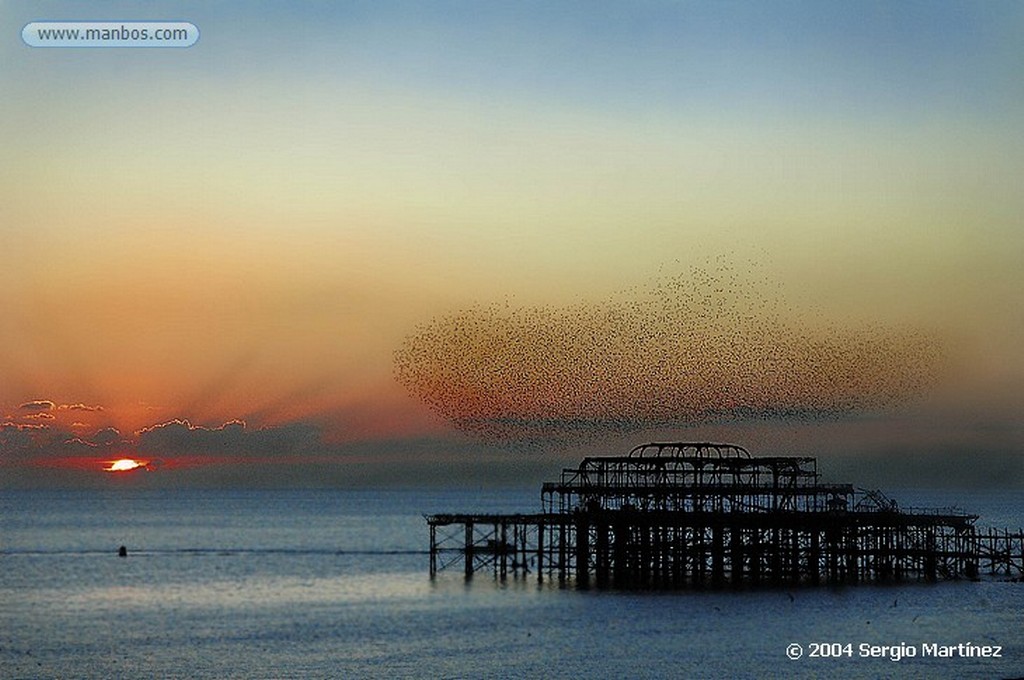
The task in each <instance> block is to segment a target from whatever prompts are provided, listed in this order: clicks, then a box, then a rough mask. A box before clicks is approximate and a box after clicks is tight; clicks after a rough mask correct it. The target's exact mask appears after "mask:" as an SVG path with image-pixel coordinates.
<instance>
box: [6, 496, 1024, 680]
mask: <svg viewBox="0 0 1024 680" xmlns="http://www.w3.org/2000/svg"><path fill="white" fill-rule="evenodd" d="M894 495H896V497H897V498H898V499H900V501H901V502H902V504H903V505H948V504H950V503H953V502H955V503H957V504H959V505H961V506H962V507H964V508H965V509H969V510H971V511H974V512H978V513H980V514H982V515H983V517H982V520H980V521H979V524H992V525H995V526H1012V527H1013V528H1016V527H1018V526H1020V525H1022V524H1024V494H1022V493H1020V492H1015V493H1010V492H1002V493H997V494H977V493H975V494H969V495H968V494H958V495H955V496H954V495H951V494H950V493H942V494H938V493H935V494H923V493H920V492H918V493H902V494H894ZM537 509H539V498H538V495H537V493H536V492H535V491H532V490H531V491H521V492H512V491H503V492H464V491H459V492H457V491H445V492H428V491H386V492H384V491H381V492H368V491H201V492H200V491H187V492H186V491H177V492H168V491H154V490H147V491H142V490H125V489H119V490H110V491H104V492H96V491H77V492H61V493H57V492H27V491H18V492H3V493H2V495H0V677H3V678H21V677H25V678H57V677H60V678H78V677H82V678H111V677H124V678H133V677H165V678H193V677H200V678H202V677H205V678H299V677H302V678H305V677H312V678H338V677H388V678H391V677H427V678H434V677H451V678H478V677H495V678H504V677H551V678H561V677H573V678H622V677H628V678H643V677H651V678H683V677H685V678H699V677H729V678H742V677H750V678H763V677H820V676H827V675H836V676H838V677H863V678H875V677H901V678H904V677H936V678H944V677H985V678H998V677H1018V676H1024V583H1000V582H981V583H963V582H960V583H940V584H936V585H905V586H887V587H875V586H865V587H858V588H844V589H838V590H830V589H798V590H792V591H786V590H781V591H780V590H773V591H763V592H753V593H750V592H748V593H729V592H710V593H708V592H703V593H662V594H656V593H596V592H583V591H576V590H573V589H568V588H567V589H560V588H558V587H557V585H544V586H538V585H537V584H536V582H535V581H533V580H530V581H526V582H523V581H509V582H507V583H505V584H499V583H495V582H494V581H493V580H492V579H491V578H490V577H489V576H486V575H485V576H478V577H477V578H476V579H475V580H474V581H473V582H472V583H471V584H468V585H467V584H465V583H464V582H463V581H462V579H461V576H460V574H459V573H458V571H457V570H456V571H454V572H452V573H442V575H441V577H440V578H438V579H437V580H435V581H431V580H430V579H429V577H428V558H427V554H426V550H427V547H428V531H427V527H426V524H425V522H424V520H423V516H422V515H423V513H433V512H452V511H458V512H461V511H473V512H484V511H487V512H515V511H535V510H537ZM120 545H126V546H127V547H128V548H129V551H130V554H129V556H128V558H126V559H121V558H118V557H117V555H116V551H117V548H118V546H120ZM818 642H832V643H834V642H838V643H841V644H844V645H845V644H847V643H849V644H851V645H852V649H853V656H852V658H851V657H846V656H841V657H840V658H828V659H809V658H807V657H806V656H805V657H804V658H801V659H799V660H795V661H794V660H790V659H788V658H787V656H786V648H787V646H788V645H789V644H791V643H800V644H801V645H803V646H804V648H805V650H806V649H809V647H810V645H811V644H812V643H818ZM960 642H964V643H974V644H990V645H1001V646H1002V654H1003V658H1001V659H983V658H953V659H939V658H924V657H922V656H921V655H920V653H919V654H918V656H916V657H913V658H903V659H901V660H899V661H895V660H892V659H891V658H888V657H886V658H861V657H860V656H859V645H860V644H862V643H866V644H869V645H900V644H904V645H907V646H911V647H915V648H917V649H920V645H921V644H922V643H940V644H944V645H950V644H957V643H960ZM890 656H891V655H890Z"/></svg>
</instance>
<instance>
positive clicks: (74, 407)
mask: <svg viewBox="0 0 1024 680" xmlns="http://www.w3.org/2000/svg"><path fill="white" fill-rule="evenodd" d="M57 410H59V411H102V410H103V407H102V406H87V405H85V404H61V405H60V406H58V407H57Z"/></svg>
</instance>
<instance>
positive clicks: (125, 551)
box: [117, 545, 128, 557]
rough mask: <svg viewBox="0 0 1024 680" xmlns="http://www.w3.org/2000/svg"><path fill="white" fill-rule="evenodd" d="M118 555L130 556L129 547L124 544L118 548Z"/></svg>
mask: <svg viewBox="0 0 1024 680" xmlns="http://www.w3.org/2000/svg"><path fill="white" fill-rule="evenodd" d="M117 556H118V557H128V548H126V547H124V546H123V545H122V546H121V547H120V548H118V549H117Z"/></svg>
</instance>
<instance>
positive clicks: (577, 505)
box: [426, 443, 1024, 589]
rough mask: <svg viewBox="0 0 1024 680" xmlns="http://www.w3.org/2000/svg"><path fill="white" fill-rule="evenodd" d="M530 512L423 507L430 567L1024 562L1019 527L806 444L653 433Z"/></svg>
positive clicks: (583, 576)
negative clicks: (870, 482)
mask: <svg viewBox="0 0 1024 680" xmlns="http://www.w3.org/2000/svg"><path fill="white" fill-rule="evenodd" d="M541 507H542V512H540V513H537V514H514V515H478V514H440V515H431V516H428V517H427V518H426V519H427V524H428V526H429V528H430V574H431V577H434V576H435V575H436V574H437V573H438V572H439V571H442V570H445V569H449V568H451V567H454V566H458V567H461V569H462V571H463V573H464V574H465V577H466V578H467V579H469V578H472V576H473V575H474V574H475V573H478V572H484V571H490V572H492V573H493V575H494V577H495V578H498V579H502V580H504V579H507V578H509V577H510V576H511V577H512V578H527V577H530V576H531V575H532V576H535V577H536V578H537V579H538V581H541V582H543V581H544V580H545V579H556V580H557V581H558V582H560V583H568V582H572V583H574V584H575V585H576V586H577V587H580V588H587V587H591V586H593V587H597V588H624V589H627V588H648V589H682V588H704V587H712V588H721V587H751V586H752V587H756V586H765V585H767V586H782V585H787V586H788V585H798V584H809V585H818V584H856V583H864V582H889V581H907V580H922V581H936V580H940V579H956V578H969V579H974V578H978V577H979V575H983V574H984V575H991V576H995V577H1002V578H1006V579H1013V580H1019V579H1021V577H1022V575H1024V533H1022V532H1020V531H1018V532H1017V533H1010V532H1008V531H996V530H983V529H977V528H976V527H975V526H974V522H975V520H977V516H976V515H970V514H967V513H964V512H962V511H959V510H955V509H943V510H927V511H923V510H901V509H900V508H899V507H898V505H897V503H896V502H895V501H893V500H891V499H889V498H887V497H885V496H884V495H883V494H881V493H880V492H877V491H863V490H857V489H854V487H853V486H851V485H849V484H825V483H822V482H821V480H820V479H819V475H818V470H817V463H816V460H815V459H814V458H806V457H754V456H751V455H750V453H749V452H747V451H746V449H743V448H742V447H739V446H733V445H729V444H711V443H655V444H645V445H642V446H638V447H636V448H635V449H633V450H632V451H630V452H629V454H628V455H625V456H608V457H591V458H585V459H583V461H582V462H581V463H580V464H579V466H577V467H576V468H570V469H565V470H563V471H562V474H561V477H560V478H559V480H558V481H557V482H548V483H545V484H544V486H543V489H542V492H541Z"/></svg>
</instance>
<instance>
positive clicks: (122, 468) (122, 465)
mask: <svg viewBox="0 0 1024 680" xmlns="http://www.w3.org/2000/svg"><path fill="white" fill-rule="evenodd" d="M145 466H146V462H145V461H139V460H135V459H134V458H120V459H118V460H115V461H111V463H110V466H109V467H105V468H103V469H104V470H106V471H107V472H128V471H130V470H137V469H139V468H141V467H145Z"/></svg>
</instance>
